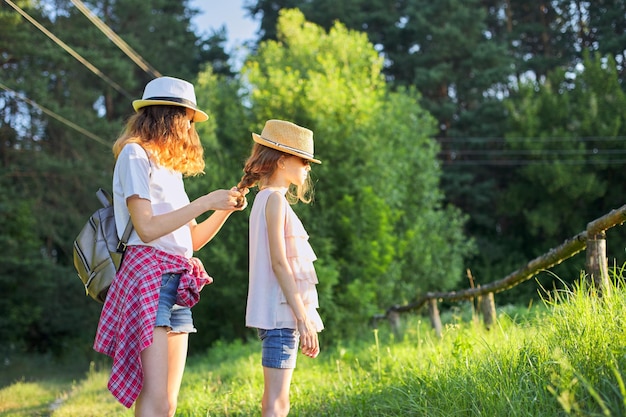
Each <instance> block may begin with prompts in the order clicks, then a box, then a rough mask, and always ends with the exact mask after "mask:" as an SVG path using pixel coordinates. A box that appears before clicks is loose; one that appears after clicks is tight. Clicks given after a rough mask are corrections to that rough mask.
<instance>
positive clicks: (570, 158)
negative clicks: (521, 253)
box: [496, 56, 626, 255]
mask: <svg viewBox="0 0 626 417" xmlns="http://www.w3.org/2000/svg"><path fill="white" fill-rule="evenodd" d="M507 104H508V106H509V110H510V115H511V117H510V129H509V133H508V135H507V142H508V145H509V146H510V148H511V149H515V150H520V151H522V150H523V151H524V152H526V153H528V155H529V156H528V159H529V161H530V162H529V163H528V164H526V165H524V166H520V167H519V168H515V169H513V170H512V171H511V174H512V178H511V181H510V185H509V186H508V187H507V189H506V191H505V192H504V193H503V195H502V198H501V199H500V200H499V201H498V204H497V209H496V210H497V212H498V213H499V214H500V215H502V216H503V217H504V218H508V219H510V220H507V223H508V224H511V225H518V227H516V228H515V229H514V230H511V231H512V232H514V233H516V234H519V235H521V236H527V238H526V239H524V241H525V242H528V243H527V244H528V247H527V248H525V249H524V250H525V251H526V253H527V254H528V255H533V254H534V255H537V254H538V251H541V250H545V249H546V247H545V246H542V245H536V244H535V243H534V242H547V243H548V244H549V245H553V246H554V245H555V244H556V243H557V242H559V241H561V240H562V239H564V238H566V237H570V236H573V235H574V234H576V233H578V232H580V231H581V230H583V229H584V228H585V227H586V224H587V222H589V221H591V220H593V219H595V218H597V217H599V216H601V215H602V214H604V213H606V212H607V211H608V209H609V208H614V207H618V206H621V205H622V204H623V203H624V202H623V198H622V197H621V196H620V195H619V193H611V192H610V186H611V184H615V182H614V181H615V180H617V179H618V178H619V182H622V181H624V180H626V177H625V176H624V174H623V172H622V171H623V170H622V169H621V168H620V167H619V165H615V164H614V163H612V161H613V160H614V157H613V155H619V154H621V153H623V152H624V149H625V148H624V141H623V140H622V139H619V137H623V136H624V135H626V124H625V123H624V121H625V120H626V95H625V94H624V92H623V91H622V89H621V87H620V86H619V82H618V79H617V74H616V69H615V64H614V62H613V61H612V60H611V59H608V60H604V59H602V58H601V57H600V56H595V57H594V58H592V57H589V56H587V57H586V58H585V61H584V62H583V65H582V69H581V70H580V71H578V72H577V73H575V74H565V73H564V72H563V71H557V72H555V73H552V74H550V77H549V78H548V80H547V82H545V83H542V84H537V83H528V84H526V85H523V86H522V87H521V88H520V92H519V95H517V96H516V97H514V98H512V99H510V100H508V101H507ZM534 188H537V189H540V190H541V193H536V192H532V191H530V190H532V189H534ZM564 207H569V208H570V209H569V210H563V208H564ZM522 225H523V227H519V226H522Z"/></svg>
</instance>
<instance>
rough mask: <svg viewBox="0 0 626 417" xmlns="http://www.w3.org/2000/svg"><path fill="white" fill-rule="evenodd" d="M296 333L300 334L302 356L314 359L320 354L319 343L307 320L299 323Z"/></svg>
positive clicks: (315, 332)
mask: <svg viewBox="0 0 626 417" xmlns="http://www.w3.org/2000/svg"><path fill="white" fill-rule="evenodd" d="M298 332H299V333H300V351H301V352H302V354H303V355H306V356H308V357H310V358H316V357H317V355H319V353H320V343H319V339H318V337H317V331H316V330H315V328H314V327H313V325H312V323H311V322H310V321H309V320H308V319H305V320H304V321H299V322H298Z"/></svg>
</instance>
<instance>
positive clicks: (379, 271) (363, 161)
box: [243, 10, 471, 329]
mask: <svg viewBox="0 0 626 417" xmlns="http://www.w3.org/2000/svg"><path fill="white" fill-rule="evenodd" d="M277 30H278V40H277V41H267V42H264V43H262V44H261V45H259V49H258V53H257V54H256V55H253V56H251V57H250V59H249V60H248V61H247V63H246V65H245V67H244V71H243V75H244V77H245V78H246V80H247V82H248V83H249V84H250V86H251V95H250V102H251V108H252V110H253V117H254V124H253V126H252V128H251V130H253V131H259V130H260V129H261V128H262V126H263V123H264V121H265V120H267V119H269V118H284V119H287V120H291V121H294V122H296V123H298V124H301V125H303V126H307V127H309V128H311V129H312V130H313V131H314V132H315V137H316V139H315V140H316V155H319V157H320V158H321V159H322V161H323V164H322V165H321V166H320V167H315V169H314V174H313V175H314V178H315V180H316V189H317V190H318V193H317V194H316V197H315V202H314V204H313V205H312V206H310V207H308V206H307V207H303V206H296V209H297V210H298V212H299V214H300V215H301V217H302V218H303V222H304V223H305V224H306V225H307V228H308V230H310V234H311V240H312V242H313V246H314V248H316V251H317V253H318V258H320V259H322V260H325V261H323V262H322V265H323V267H322V270H321V271H320V276H321V278H320V292H321V293H322V294H324V295H325V296H326V297H329V298H326V299H324V300H323V301H322V302H323V304H324V306H325V307H329V306H332V307H330V308H332V309H334V310H333V311H334V313H335V315H334V316H331V317H328V320H329V321H330V322H332V323H335V324H334V325H332V326H330V327H335V328H339V327H338V324H340V323H342V324H343V328H344V329H345V328H346V324H347V323H348V322H349V320H358V321H360V322H363V320H364V319H365V318H367V317H369V315H370V314H371V313H373V312H376V311H380V309H381V308H386V307H387V306H389V305H390V304H391V303H397V302H399V301H403V300H406V299H412V298H414V297H416V296H418V294H419V293H421V292H423V291H425V290H428V289H434V288H438V289H443V288H451V287H453V286H454V285H456V284H457V282H458V280H459V279H460V278H461V269H462V263H463V261H462V259H463V257H464V256H465V255H467V253H468V251H469V247H470V246H471V245H469V244H467V243H466V239H465V238H464V237H463V236H462V230H461V228H462V224H463V218H462V216H460V214H459V213H458V211H456V210H454V209H449V210H444V209H443V208H442V194H441V192H440V191H439V189H438V186H439V176H440V171H439V168H438V164H437V162H436V160H435V158H436V154H437V151H438V146H437V144H436V142H435V141H434V140H433V139H432V134H433V133H434V131H435V129H434V127H435V124H434V122H433V119H432V118H431V116H430V115H428V113H427V112H426V111H424V110H423V109H422V108H421V107H420V106H419V104H418V101H419V96H418V95H417V94H416V93H415V92H414V91H409V90H407V91H398V92H395V93H394V92H392V91H390V89H389V88H388V87H387V85H386V83H385V80H384V77H383V75H382V65H383V62H382V59H381V58H380V57H379V55H378V53H377V52H376V50H375V49H374V47H373V46H372V45H371V44H370V43H369V42H368V40H367V37H366V36H365V35H363V34H360V33H357V32H353V31H350V30H348V29H346V28H345V26H343V25H342V24H339V23H337V24H336V25H335V26H333V28H332V29H331V30H330V31H329V32H328V33H326V32H325V31H324V30H323V29H322V28H321V27H319V26H317V25H314V24H312V23H310V22H307V21H305V19H304V16H303V15H302V14H301V13H300V12H299V11H296V10H283V11H281V13H280V19H279V24H278V28H277ZM326 268H328V269H326ZM335 280H336V282H335Z"/></svg>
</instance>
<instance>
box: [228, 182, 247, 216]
mask: <svg viewBox="0 0 626 417" xmlns="http://www.w3.org/2000/svg"><path fill="white" fill-rule="evenodd" d="M231 190H235V191H237V192H239V193H240V194H241V195H240V196H239V197H237V205H236V206H235V207H236V208H237V209H238V210H240V211H241V210H244V209H245V208H246V207H248V200H247V199H246V194H248V192H250V190H248V189H247V188H244V189H239V188H237V187H233V188H231Z"/></svg>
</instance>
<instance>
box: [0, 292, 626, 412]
mask: <svg viewBox="0 0 626 417" xmlns="http://www.w3.org/2000/svg"><path fill="white" fill-rule="evenodd" d="M403 319H404V329H403V337H402V338H401V339H402V340H397V338H394V337H393V335H392V334H391V333H390V332H389V330H388V329H387V326H386V325H383V326H381V328H380V329H379V330H373V329H369V330H367V331H366V332H365V333H364V334H363V335H362V338H361V340H359V341H353V342H345V343H336V344H335V346H334V347H332V348H329V349H326V350H325V351H322V354H321V355H320V357H319V358H317V359H315V360H311V359H308V358H306V357H304V356H301V357H300V358H299V359H298V361H299V362H298V368H297V370H296V372H295V375H294V381H293V385H292V412H291V414H290V415H292V416H346V417H347V416H350V417H355V416H372V417H373V416H432V417H438V416H441V417H443V416H446V417H450V416H498V417H500V416H533V417H537V416H546V417H548V416H550V417H554V416H623V415H626V388H625V384H624V372H623V371H622V369H626V332H624V324H625V321H626V290H624V289H622V288H621V287H615V288H613V291H612V292H611V294H610V295H606V296H604V297H603V298H601V299H600V298H598V297H595V296H590V295H589V291H588V290H586V289H580V288H579V289H577V290H575V291H572V292H562V293H560V294H559V295H558V297H557V299H555V300H550V301H546V302H545V304H544V305H539V306H536V307H532V308H514V307H508V308H507V307H502V308H500V309H499V310H498V321H497V325H496V326H494V327H493V328H492V329H491V330H490V331H487V330H485V329H484V328H483V327H482V326H481V325H480V323H478V322H477V321H476V320H472V317H471V312H470V308H469V305H468V304H464V305H462V306H461V307H460V308H459V309H458V310H457V311H455V312H452V313H447V314H446V317H445V322H446V323H447V324H446V325H445V328H444V331H443V335H442V338H441V339H438V338H436V337H435V336H434V333H433V332H432V330H431V329H430V328H429V326H428V324H427V323H425V322H424V321H422V320H420V318H419V317H418V316H411V317H409V316H405V317H404V318H403ZM259 362H260V354H259V345H258V344H257V343H256V342H251V343H247V344H242V343H235V344H228V345H226V344H219V345H217V346H215V347H214V348H212V349H211V350H210V351H209V352H208V353H207V354H205V355H195V356H193V357H190V358H189V361H188V366H187V370H186V373H185V378H184V381H183V387H182V391H181V394H180V403H179V408H178V413H177V416H194V417H197V416H202V417H204V416H258V415H260V397H261V393H262V386H263V381H262V371H261V367H260V365H259ZM63 375H65V377H64V378H60V379H59V378H56V379H55V378H42V379H39V378H29V379H30V380H19V381H17V382H13V383H10V384H5V385H4V387H3V388H1V389H0V416H7V417H8V416H12V417H25V416H54V417H69V416H76V417H78V416H80V417H90V416H94V417H96V416H132V410H127V409H125V408H124V407H123V406H121V405H119V404H117V403H116V402H115V400H114V399H113V398H112V396H111V395H110V394H109V393H108V391H107V390H106V381H107V377H108V368H107V367H106V366H96V365H93V366H92V367H91V369H90V370H89V371H88V372H87V373H86V374H85V373H83V374H82V375H80V376H78V377H76V378H73V377H72V378H70V376H69V374H68V373H63Z"/></svg>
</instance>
